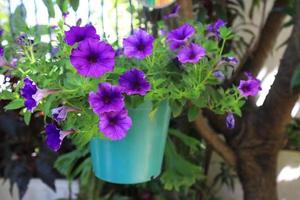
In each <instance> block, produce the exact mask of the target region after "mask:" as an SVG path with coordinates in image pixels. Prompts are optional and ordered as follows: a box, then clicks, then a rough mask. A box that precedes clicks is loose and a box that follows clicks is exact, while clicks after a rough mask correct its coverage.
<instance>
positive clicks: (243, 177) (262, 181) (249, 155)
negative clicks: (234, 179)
mask: <svg viewBox="0 0 300 200" xmlns="http://www.w3.org/2000/svg"><path fill="white" fill-rule="evenodd" d="M277 155H278V152H273V153H270V152H268V153H257V152H255V151H253V150H252V149H247V150H245V151H243V152H241V153H239V158H238V165H237V173H238V176H239V179H240V181H241V184H242V187H243V191H244V200H254V199H255V200H277V187H276V174H277V173H276V166H277Z"/></svg>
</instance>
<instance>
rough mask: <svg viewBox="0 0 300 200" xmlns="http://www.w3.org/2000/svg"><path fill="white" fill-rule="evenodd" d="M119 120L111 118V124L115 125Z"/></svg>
mask: <svg viewBox="0 0 300 200" xmlns="http://www.w3.org/2000/svg"><path fill="white" fill-rule="evenodd" d="M117 122H118V120H117V119H116V118H115V117H113V118H110V119H109V125H112V126H114V125H116V124H117Z"/></svg>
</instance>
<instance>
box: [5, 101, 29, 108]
mask: <svg viewBox="0 0 300 200" xmlns="http://www.w3.org/2000/svg"><path fill="white" fill-rule="evenodd" d="M22 107H24V100H23V99H15V100H13V101H11V102H10V103H9V104H7V105H6V106H5V107H4V109H5V110H14V109H18V108H22Z"/></svg>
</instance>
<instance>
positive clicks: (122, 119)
mask: <svg viewBox="0 0 300 200" xmlns="http://www.w3.org/2000/svg"><path fill="white" fill-rule="evenodd" d="M131 125H132V120H131V118H130V117H129V116H128V111H127V110H126V109H125V108H124V109H122V110H120V111H115V112H106V113H102V114H101V115H100V121H99V129H100V131H101V132H103V134H104V135H105V136H106V137H107V138H110V139H111V140H121V139H123V138H125V136H126V135H127V132H128V130H129V129H130V127H131Z"/></svg>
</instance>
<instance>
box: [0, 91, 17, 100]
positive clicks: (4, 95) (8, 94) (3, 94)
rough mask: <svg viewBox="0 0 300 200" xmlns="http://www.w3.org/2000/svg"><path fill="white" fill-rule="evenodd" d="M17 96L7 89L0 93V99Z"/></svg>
mask: <svg viewBox="0 0 300 200" xmlns="http://www.w3.org/2000/svg"><path fill="white" fill-rule="evenodd" d="M16 97H17V96H16V94H14V93H12V92H9V91H7V90H4V91H2V92H1V93H0V99H2V100H12V99H15V98H16Z"/></svg>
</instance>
